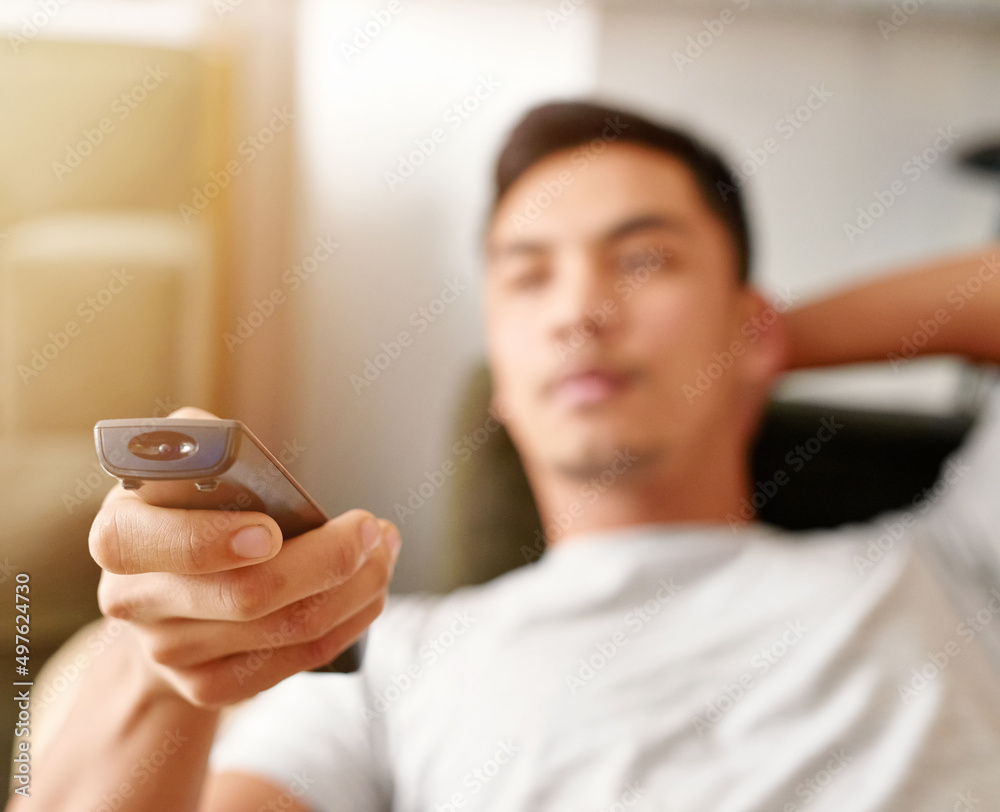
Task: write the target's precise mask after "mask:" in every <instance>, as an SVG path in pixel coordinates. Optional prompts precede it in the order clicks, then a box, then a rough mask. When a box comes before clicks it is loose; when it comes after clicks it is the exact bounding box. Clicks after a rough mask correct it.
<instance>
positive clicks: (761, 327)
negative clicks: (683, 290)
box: [681, 287, 799, 405]
mask: <svg viewBox="0 0 1000 812" xmlns="http://www.w3.org/2000/svg"><path fill="white" fill-rule="evenodd" d="M798 299H799V296H798V295H797V294H795V293H792V291H791V288H787V287H785V288H780V289H779V290H778V294H777V296H776V297H775V298H774V299H773V300H772V302H771V304H769V305H768V306H767V307H766V308H764V310H762V311H761V312H760V313H759V314H756V315H754V316H751V317H750V319H749V320H748V321H746V322H744V323H743V324H742V325H740V335H741V336H743V338H738V339H736V340H734V341H733V342H732V343H730V345H729V347H728V349H726V350H723V351H722V352H713V353H712V359H713V360H712V362H711V363H709V364H708V365H707V366H705V367H704V368H703V369H699V370H698V372H697V374H696V375H695V378H694V381H693V382H692V383H686V384H684V385H683V386H682V387H681V391H682V392H683V393H684V397H685V398H686V399H687V402H688V405H691V404H692V403H694V401H695V399H697V398H699V397H701V396H702V395H704V394H705V393H706V392H707V391H708V390H709V389H711V388H712V386H713V384H714V383H715V382H716V381H717V380H719V379H720V378H721V377H722V376H723V375H725V374H726V372H727V371H728V370H729V369H730V368H731V367H732V366H733V364H734V363H736V359H737V358H740V357H742V356H743V355H744V353H746V351H747V347H748V346H750V345H752V344H755V343H756V342H757V341H759V340H760V338H761V336H763V335H764V334H765V333H766V332H767V331H768V330H769V329H770V328H771V327H772V326H773V325H774V323H775V322H776V321H777V320H778V318H779V317H780V314H781V313H785V312H787V311H788V310H789V308H791V306H792V305H793V304H794V303H795V302H796V301H797V300H798Z"/></svg>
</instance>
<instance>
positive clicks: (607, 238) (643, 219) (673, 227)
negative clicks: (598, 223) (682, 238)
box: [601, 214, 690, 242]
mask: <svg viewBox="0 0 1000 812" xmlns="http://www.w3.org/2000/svg"><path fill="white" fill-rule="evenodd" d="M646 229H660V230H666V231H676V232H677V233H678V234H684V233H686V232H688V231H690V228H689V227H688V226H687V225H686V224H685V223H683V222H682V221H680V220H678V219H677V218H675V217H668V216H666V215H663V214H640V215H637V216H635V217H630V218H629V219H628V220H625V221H624V222H621V223H619V224H618V225H616V226H614V227H613V228H611V229H610V230H608V231H606V232H605V233H604V234H603V235H601V240H602V241H603V242H613V241H614V240H620V239H622V238H623V237H628V236H630V235H631V234H633V233H634V232H636V231H645V230H646Z"/></svg>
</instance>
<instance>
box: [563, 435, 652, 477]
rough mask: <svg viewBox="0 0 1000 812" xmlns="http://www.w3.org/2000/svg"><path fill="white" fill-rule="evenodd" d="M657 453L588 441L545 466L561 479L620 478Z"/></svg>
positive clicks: (640, 447) (636, 445)
mask: <svg viewBox="0 0 1000 812" xmlns="http://www.w3.org/2000/svg"><path fill="white" fill-rule="evenodd" d="M658 456H659V454H658V453H657V452H656V451H655V450H653V449H650V448H644V447H643V445H642V444H641V443H629V442H627V441H623V442H610V441H604V442H593V441H592V442H590V443H587V444H585V445H578V446H577V447H576V448H574V449H572V450H569V449H564V450H563V451H562V453H560V454H556V455H553V456H552V457H551V458H550V460H549V467H550V468H551V469H552V470H553V471H555V472H556V473H558V474H559V475H560V476H562V477H564V478H565V479H569V480H575V481H578V482H581V483H583V482H590V481H591V480H593V479H594V478H595V477H596V478H598V479H601V478H603V477H608V476H614V477H615V478H617V477H619V476H622V475H623V474H625V473H626V472H627V471H631V470H633V469H634V468H636V467H637V466H638V467H644V466H646V465H649V464H650V463H652V462H654V461H655V460H656V458H657V457H658Z"/></svg>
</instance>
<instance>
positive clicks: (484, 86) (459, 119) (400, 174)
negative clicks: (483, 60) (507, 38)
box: [383, 73, 503, 192]
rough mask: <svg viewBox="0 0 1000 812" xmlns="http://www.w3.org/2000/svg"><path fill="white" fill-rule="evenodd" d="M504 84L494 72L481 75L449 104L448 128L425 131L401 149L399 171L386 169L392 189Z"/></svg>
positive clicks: (386, 178)
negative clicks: (408, 146)
mask: <svg viewBox="0 0 1000 812" xmlns="http://www.w3.org/2000/svg"><path fill="white" fill-rule="evenodd" d="M501 87H503V85H502V84H501V83H500V82H498V81H497V80H496V79H494V78H493V74H492V73H488V74H486V75H485V76H480V77H479V83H478V84H477V85H476V86H475V87H474V88H473V89H472V91H470V92H469V93H468V94H466V95H465V96H464V97H462V98H461V99H459V100H458V101H456V102H453V103H452V104H451V105H449V106H448V109H447V110H445V113H444V123H445V124H446V125H448V128H446V127H444V126H441V127H434V128H433V129H432V130H431V131H430V132H429V133H427V134H426V135H424V136H422V137H419V138H416V139H414V141H413V143H414V149H412V150H410V151H409V152H405V153H400V154H399V156H398V158H397V161H396V171H395V172H393V171H392V170H390V169H387V170H386V171H385V172H384V173H383V177H384V178H385V182H386V184H387V185H388V186H389V191H391V192H395V191H396V190H397V189H398V188H399V186H401V185H402V184H403V183H404V182H405V181H406V180H407V179H409V178H411V177H413V174H414V172H416V171H417V169H418V168H419V167H421V166H423V165H424V164H425V163H426V162H427V160H428V159H429V158H430V157H431V156H432V155H433V154H434V153H435V152H437V149H438V147H439V146H441V145H442V144H443V143H445V142H446V141H447V140H448V138H449V137H450V136H451V135H453V134H454V133H455V132H457V131H458V130H459V129H460V128H461V127H462V125H463V124H465V122H467V121H468V120H469V118H470V117H471V116H472V115H473V114H474V113H475V112H476V111H477V110H478V109H479V108H480V106H481V105H482V104H483V102H485V101H487V100H488V99H490V98H491V97H492V96H493V94H494V93H496V92H497V90H498V89H499V88H501Z"/></svg>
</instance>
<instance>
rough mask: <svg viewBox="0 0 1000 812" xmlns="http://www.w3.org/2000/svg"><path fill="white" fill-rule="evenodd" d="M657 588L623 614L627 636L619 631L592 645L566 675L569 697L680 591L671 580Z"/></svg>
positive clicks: (660, 581)
mask: <svg viewBox="0 0 1000 812" xmlns="http://www.w3.org/2000/svg"><path fill="white" fill-rule="evenodd" d="M657 584H658V585H659V589H657V590H656V594H654V595H653V597H652V598H650V599H649V600H646V601H644V602H643V603H642V604H641V605H640V604H636V605H635V606H633V607H632V609H631V610H630V611H628V612H626V613H625V616H624V617H623V618H622V625H624V626H625V627H626V628H627V629H628V632H627V633H626V632H625V631H622V630H618V631H616V632H614V633H613V634H611V635H609V636H608V637H607V638H606V639H604V640H598V641H597V642H595V643H594V645H593V649H594V651H593V652H591V653H590V654H588V655H587V656H586V657H581V658H580V661H579V664H578V667H577V669H576V671H575V672H573V673H571V674H566V675H565V677H564V680H565V682H566V688H567V690H569V694H570V696H576V694H577V693H578V692H579V691H580V690H581V689H583V688H585V687H586V686H587V685H588V684H589V683H590V682H591V681H592V680H593V679H594V678H595V677H596V676H597V675H598V674H599V673H600V672H601V671H603V670H604V669H605V668H606V667H607V665H608V663H610V662H611V661H612V660H613V659H614V658H615V657H616V656H618V652H620V651H621V650H622V649H623V648H624V647H625V646H626V645H627V644H628V643H629V641H630V640H632V639H633V638H634V637H635V636H636V635H637V634H639V632H641V631H642V630H643V629H644V628H645V627H646V625H647V624H648V623H649V622H650V621H651V620H652V619H653V618H654V617H656V616H657V615H658V614H659V613H660V610H661V609H662V608H663V607H664V606H666V605H667V604H668V603H670V601H671V600H672V599H673V597H674V595H676V594H677V593H678V592H680V591H681V590H680V587H679V586H677V585H676V584H675V583H674V579H673V578H671V579H670V580H669V581H668V580H665V579H663V578H660V579H659V581H657Z"/></svg>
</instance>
